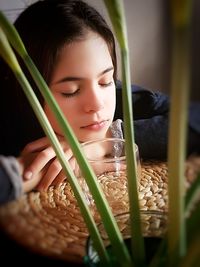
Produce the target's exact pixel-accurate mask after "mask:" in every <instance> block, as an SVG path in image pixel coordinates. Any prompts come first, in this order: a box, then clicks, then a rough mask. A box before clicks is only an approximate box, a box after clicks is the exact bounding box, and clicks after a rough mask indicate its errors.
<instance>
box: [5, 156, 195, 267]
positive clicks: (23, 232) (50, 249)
mask: <svg viewBox="0 0 200 267" xmlns="http://www.w3.org/2000/svg"><path fill="white" fill-rule="evenodd" d="M199 170H200V158H196V157H193V158H191V159H190V160H189V161H188V162H187V163H186V176H187V179H186V188H188V186H189V185H190V184H191V182H192V181H193V180H194V178H195V176H196V174H197V172H198V171H199ZM167 174H168V172H167V165H166V163H163V162H153V161H152V162H143V163H142V171H141V179H140V181H139V184H138V187H139V200H140V207H141V209H142V210H161V211H167V209H168V196H167V180H168V175H167ZM106 188H107V190H108V192H106V193H107V195H108V196H111V195H112V194H113V192H114V191H113V189H112V190H111V191H109V187H106ZM104 190H106V189H105V188H104ZM128 206H129V205H128V195H127V192H125V193H124V191H123V190H119V192H118V193H117V194H116V193H115V194H114V199H113V201H112V204H111V207H112V210H113V212H114V213H115V214H117V213H121V212H125V211H128ZM93 214H94V218H95V220H96V221H97V222H99V220H100V218H99V215H98V213H97V211H96V210H95V209H93ZM0 223H1V225H2V227H3V229H4V230H5V231H6V233H8V234H9V236H11V237H12V238H13V239H14V240H16V241H17V242H18V243H19V244H21V245H23V246H25V247H27V248H29V249H31V250H32V251H34V252H36V253H39V254H42V255H46V256H50V257H55V258H59V259H62V260H64V261H65V260H66V261H72V262H81V261H82V257H83V256H84V254H85V244H86V240H87V237H88V231H87V228H86V226H85V223H84V221H83V218H82V216H81V213H80V210H79V207H78V206H77V201H76V199H75V197H74V194H73V192H72V189H71V187H70V185H69V184H68V183H67V182H65V183H62V184H61V185H59V186H58V187H57V188H54V187H50V188H49V190H48V191H47V192H46V193H45V192H41V193H40V192H31V193H29V194H26V195H23V196H22V197H21V198H20V199H19V200H17V201H14V202H10V203H9V204H7V205H5V206H3V207H1V208H0Z"/></svg>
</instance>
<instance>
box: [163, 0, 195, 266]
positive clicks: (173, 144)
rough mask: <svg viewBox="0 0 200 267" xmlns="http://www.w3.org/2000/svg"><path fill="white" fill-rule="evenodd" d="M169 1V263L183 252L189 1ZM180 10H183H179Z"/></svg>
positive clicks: (188, 70)
mask: <svg viewBox="0 0 200 267" xmlns="http://www.w3.org/2000/svg"><path fill="white" fill-rule="evenodd" d="M179 2H180V1H179V0H178V1H173V2H172V8H173V9H172V26H173V29H172V34H173V35H172V42H173V43H172V44H173V47H172V84H171V106H170V125H169V147H168V149H169V150H168V156H169V157H168V165H169V166H168V167H169V226H168V233H169V235H168V243H169V253H168V254H169V266H177V262H178V261H179V260H180V258H181V257H183V256H184V255H185V253H186V231H185V216H184V206H185V205H184V190H185V189H184V170H185V158H186V146H185V144H186V135H187V122H188V101H189V85H190V69H189V66H190V62H189V52H190V49H189V48H190V35H189V33H190V27H189V26H190V25H189V24H190V19H189V18H190V16H189V15H185V14H186V13H188V12H190V8H189V6H188V4H189V2H190V1H187V0H184V1H181V3H179ZM183 13H184V14H183Z"/></svg>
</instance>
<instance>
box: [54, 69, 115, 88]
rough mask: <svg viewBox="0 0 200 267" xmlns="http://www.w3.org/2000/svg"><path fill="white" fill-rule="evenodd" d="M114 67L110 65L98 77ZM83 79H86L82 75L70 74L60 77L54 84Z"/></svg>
mask: <svg viewBox="0 0 200 267" xmlns="http://www.w3.org/2000/svg"><path fill="white" fill-rule="evenodd" d="M113 69H114V67H113V66H112V67H109V68H107V69H105V70H103V71H102V72H100V73H99V74H98V77H101V76H102V75H104V74H105V73H108V72H110V71H111V70H113ZM83 79H84V78H82V77H74V76H68V77H64V78H62V79H60V80H58V81H55V82H53V83H52V84H59V83H63V82H74V81H81V80H83Z"/></svg>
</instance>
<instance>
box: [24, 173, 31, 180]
mask: <svg viewBox="0 0 200 267" xmlns="http://www.w3.org/2000/svg"><path fill="white" fill-rule="evenodd" d="M32 176H33V173H32V172H31V171H27V172H25V174H24V177H25V178H26V179H27V180H30V179H31V178H32Z"/></svg>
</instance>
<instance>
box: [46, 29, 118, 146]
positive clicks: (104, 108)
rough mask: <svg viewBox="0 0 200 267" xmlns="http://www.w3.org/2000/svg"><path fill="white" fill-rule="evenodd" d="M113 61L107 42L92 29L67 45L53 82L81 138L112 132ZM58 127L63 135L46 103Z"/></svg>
mask: <svg viewBox="0 0 200 267" xmlns="http://www.w3.org/2000/svg"><path fill="white" fill-rule="evenodd" d="M113 71H114V69H113V64H112V59H111V56H110V53H109V50H108V46H107V44H106V42H105V41H104V40H103V39H102V38H101V37H100V36H99V35H97V34H95V33H93V32H89V33H88V35H87V36H86V38H85V39H84V40H82V41H76V42H73V43H72V44H69V45H67V46H65V47H64V48H63V51H62V52H61V54H60V59H59V61H58V63H57V65H56V66H55V69H54V73H53V76H52V79H51V82H50V88H51V91H52V93H53V95H54V97H55V99H56V100H57V102H58V104H59V106H60V108H61V109H62V111H63V113H64V115H65V117H66V118H67V120H68V122H69V124H70V126H71V127H72V129H73V131H74V133H75V135H76V137H77V138H78V140H79V141H80V142H85V141H89V140H93V139H97V138H103V137H106V136H109V131H108V129H109V126H110V125H111V123H112V120H113V116H114V111H115V104H116V103H115V101H116V97H115V84H114V80H113ZM44 109H45V113H46V114H47V117H48V118H49V120H50V122H51V124H52V126H53V128H54V131H55V132H56V133H57V134H59V135H61V136H62V135H63V134H62V131H61V130H60V127H59V126H58V124H57V122H56V120H55V118H54V115H53V113H52V112H51V110H50V109H49V107H48V105H47V104H46V103H45V104H44Z"/></svg>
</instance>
